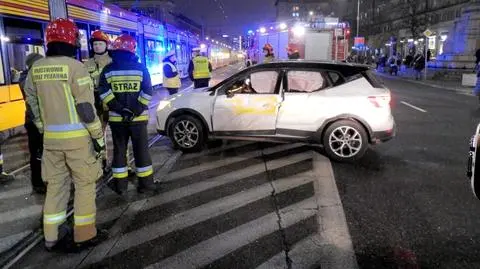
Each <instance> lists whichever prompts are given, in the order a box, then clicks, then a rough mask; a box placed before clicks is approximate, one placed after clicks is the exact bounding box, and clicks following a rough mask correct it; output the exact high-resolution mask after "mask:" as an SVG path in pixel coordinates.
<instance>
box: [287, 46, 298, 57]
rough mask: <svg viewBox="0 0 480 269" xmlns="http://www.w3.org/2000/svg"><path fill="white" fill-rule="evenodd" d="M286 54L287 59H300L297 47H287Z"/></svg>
mask: <svg viewBox="0 0 480 269" xmlns="http://www.w3.org/2000/svg"><path fill="white" fill-rule="evenodd" d="M287 55H288V59H289V60H298V59H300V53H299V52H298V50H297V49H294V48H293V47H292V46H290V45H289V46H288V47H287Z"/></svg>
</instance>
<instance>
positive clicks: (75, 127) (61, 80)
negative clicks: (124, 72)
mask: <svg viewBox="0 0 480 269" xmlns="http://www.w3.org/2000/svg"><path fill="white" fill-rule="evenodd" d="M25 94H26V96H27V98H26V99H27V103H28V105H29V106H30V108H31V110H32V114H33V118H34V119H33V121H34V123H35V125H36V126H37V127H38V128H39V130H40V131H43V132H44V145H45V148H46V149H56V150H68V149H78V148H80V147H84V146H85V145H86V143H88V141H89V140H90V139H91V137H92V138H95V139H96V138H101V137H102V136H103V132H102V126H101V124H100V121H99V119H98V117H97V116H96V115H95V113H94V112H95V109H94V94H93V82H92V79H91V78H90V75H89V74H88V72H87V69H86V68H85V66H84V65H83V64H82V63H81V62H79V61H77V60H75V59H73V58H69V57H65V56H54V57H47V58H44V59H40V60H38V61H37V62H35V64H34V65H33V66H32V68H31V70H30V72H29V73H28V77H27V80H26V82H25ZM78 104H83V105H85V104H89V105H90V108H89V109H90V110H89V111H88V113H89V114H88V115H89V117H90V118H91V121H90V120H89V123H86V122H83V120H82V119H81V117H80V116H79V113H78V111H77V105H78ZM87 106H88V105H87ZM81 112H82V115H83V110H82V111H81ZM92 113H93V114H92Z"/></svg>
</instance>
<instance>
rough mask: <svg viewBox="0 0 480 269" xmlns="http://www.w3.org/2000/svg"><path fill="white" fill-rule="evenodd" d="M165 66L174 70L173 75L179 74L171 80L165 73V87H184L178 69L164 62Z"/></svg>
mask: <svg viewBox="0 0 480 269" xmlns="http://www.w3.org/2000/svg"><path fill="white" fill-rule="evenodd" d="M163 64H164V65H168V66H169V67H170V68H171V69H172V72H173V73H177V75H176V76H174V77H172V78H169V77H167V76H165V72H164V73H163V74H164V75H163V87H165V88H174V89H178V88H180V87H181V86H182V82H181V80H180V75H179V74H178V69H177V67H176V66H175V65H174V64H172V63H170V62H163Z"/></svg>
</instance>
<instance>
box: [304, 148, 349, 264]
mask: <svg viewBox="0 0 480 269" xmlns="http://www.w3.org/2000/svg"><path fill="white" fill-rule="evenodd" d="M313 171H314V174H315V175H316V176H317V180H316V183H315V184H316V188H318V189H317V190H316V192H317V204H318V209H319V214H318V218H319V220H318V221H319V223H320V230H319V235H320V238H319V239H320V242H321V243H322V244H323V249H324V251H326V253H328V255H325V256H324V259H323V260H322V261H321V265H322V266H321V268H331V269H337V268H338V269H347V268H348V269H358V263H357V259H356V256H355V251H354V248H353V242H352V238H351V236H350V231H349V229H348V225H347V219H346V216H345V212H344V210H343V205H342V200H341V198H340V194H339V192H338V187H337V183H336V181H335V176H334V173H333V168H332V164H331V162H330V159H328V158H327V157H325V156H323V155H321V154H319V153H316V152H315V153H314V155H313Z"/></svg>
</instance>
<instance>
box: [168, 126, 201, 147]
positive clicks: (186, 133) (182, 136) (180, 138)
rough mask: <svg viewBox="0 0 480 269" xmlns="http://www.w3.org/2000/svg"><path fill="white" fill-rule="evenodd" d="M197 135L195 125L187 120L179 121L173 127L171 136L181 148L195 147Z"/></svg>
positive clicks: (197, 139)
mask: <svg viewBox="0 0 480 269" xmlns="http://www.w3.org/2000/svg"><path fill="white" fill-rule="evenodd" d="M199 137H200V135H199V130H198V129H197V126H196V125H195V124H194V123H193V122H191V121H189V120H182V121H179V122H177V123H176V124H175V126H174V127H173V138H174V139H175V142H176V143H177V144H178V145H180V146H181V147H182V148H186V149H188V148H193V147H195V146H196V145H197V144H198V141H199Z"/></svg>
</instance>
